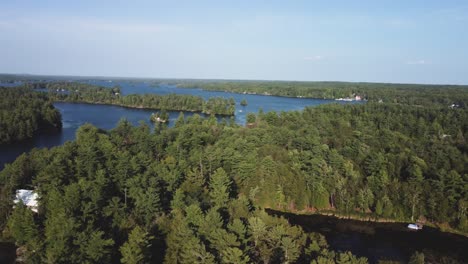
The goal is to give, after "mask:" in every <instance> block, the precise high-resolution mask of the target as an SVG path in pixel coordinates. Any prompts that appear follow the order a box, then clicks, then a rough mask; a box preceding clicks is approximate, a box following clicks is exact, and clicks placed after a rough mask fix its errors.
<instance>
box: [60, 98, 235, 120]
mask: <svg viewBox="0 0 468 264" xmlns="http://www.w3.org/2000/svg"><path fill="white" fill-rule="evenodd" d="M52 102H53V103H71V104H91V105H108V106H119V107H124V108H128V109H141V110H162V108H152V107H144V106H129V105H123V104H113V103H100V102H88V101H66V100H52ZM165 110H166V111H171V112H191V113H200V114H204V115H207V116H209V115H211V113H205V112H203V111H200V110H180V109H178V110H173V109H165ZM214 115H216V116H223V117H232V116H235V114H232V115H229V114H217V113H214Z"/></svg>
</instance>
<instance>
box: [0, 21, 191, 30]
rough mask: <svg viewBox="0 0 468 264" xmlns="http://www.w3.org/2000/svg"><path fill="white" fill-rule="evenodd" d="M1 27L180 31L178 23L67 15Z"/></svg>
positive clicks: (1, 24)
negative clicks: (70, 16)
mask: <svg viewBox="0 0 468 264" xmlns="http://www.w3.org/2000/svg"><path fill="white" fill-rule="evenodd" d="M0 27H9V28H10V29H16V30H22V29H26V28H30V29H39V30H47V31H58V32H62V31H67V32H70V31H81V32H109V33H148V34H149V33H163V32H174V31H180V30H181V29H182V27H180V26H177V25H170V24H162V23H154V22H140V21H115V20H103V19H94V18H83V17H78V18H76V17H75V18H73V17H72V18H66V17H33V18H19V19H12V20H9V21H0Z"/></svg>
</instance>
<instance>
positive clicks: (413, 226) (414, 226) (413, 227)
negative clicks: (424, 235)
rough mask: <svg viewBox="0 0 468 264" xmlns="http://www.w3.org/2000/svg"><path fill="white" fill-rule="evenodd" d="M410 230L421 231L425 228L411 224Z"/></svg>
mask: <svg viewBox="0 0 468 264" xmlns="http://www.w3.org/2000/svg"><path fill="white" fill-rule="evenodd" d="M408 228H409V229H412V230H421V229H422V228H423V226H422V224H409V225H408Z"/></svg>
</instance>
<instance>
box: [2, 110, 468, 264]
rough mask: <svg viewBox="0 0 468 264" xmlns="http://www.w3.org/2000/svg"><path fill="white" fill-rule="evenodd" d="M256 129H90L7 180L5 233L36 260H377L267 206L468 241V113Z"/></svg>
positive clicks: (185, 122) (287, 119)
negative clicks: (406, 226) (361, 218)
mask: <svg viewBox="0 0 468 264" xmlns="http://www.w3.org/2000/svg"><path fill="white" fill-rule="evenodd" d="M250 121H252V122H251V124H249V126H248V127H243V126H238V125H235V124H230V125H226V124H225V123H222V122H221V123H218V122H217V121H216V119H214V118H209V119H203V118H201V117H200V116H198V115H194V116H192V117H190V118H184V116H183V115H181V116H180V117H179V118H178V120H177V121H176V122H175V125H174V127H173V128H166V127H159V128H158V129H157V130H156V131H155V132H151V131H150V129H149V127H148V126H147V125H146V124H143V123H142V124H141V125H140V126H138V127H133V126H131V125H130V123H129V122H127V121H125V120H123V121H121V122H120V123H119V124H118V126H117V127H116V128H115V129H113V130H111V131H108V132H107V131H102V130H99V129H98V128H96V127H93V126H91V125H85V126H83V127H81V128H80V129H79V130H78V132H77V137H76V141H74V142H68V143H66V144H65V145H63V146H60V147H55V148H53V149H51V150H46V149H43V150H34V151H32V152H31V153H29V154H24V155H22V156H20V157H19V158H18V159H17V160H16V161H15V162H14V163H12V164H10V165H7V166H6V167H5V169H4V170H3V171H2V172H0V181H1V184H2V185H1V186H2V188H1V193H0V194H1V198H2V199H1V201H2V205H1V207H0V208H1V212H0V213H1V218H0V219H1V220H2V225H3V227H6V230H7V231H6V234H10V235H11V236H12V237H13V238H14V239H15V240H16V241H17V243H18V244H19V245H23V246H24V247H25V248H27V257H28V259H29V260H31V262H41V261H43V262H53V263H65V262H67V263H78V262H80V263H81V262H91V263H99V262H108V261H112V262H118V261H122V262H124V263H137V262H140V261H149V262H160V261H165V262H166V263H175V262H181V263H188V262H193V261H195V262H203V263H214V262H222V263H249V262H264V263H278V262H296V261H297V262H301V263H303V262H312V263H328V262H326V261H337V262H338V261H345V260H348V261H350V262H351V263H364V262H366V260H365V259H359V258H357V257H355V256H353V255H351V254H349V253H337V252H333V251H331V250H329V249H328V247H327V245H326V242H325V241H324V239H323V237H321V236H320V235H317V234H314V233H305V232H304V231H303V230H301V228H299V227H294V226H291V225H290V224H288V222H287V221H286V220H284V219H280V218H276V217H272V216H268V215H266V214H265V213H264V212H263V211H262V208H274V209H277V210H284V211H293V212H297V211H310V210H319V211H320V210H334V211H336V212H340V213H343V214H357V213H362V214H368V215H373V216H374V217H377V218H386V219H394V220H404V221H413V220H414V221H415V220H417V219H422V218H425V219H427V220H428V221H431V222H440V223H446V224H447V225H450V226H451V227H452V228H456V229H458V230H460V231H461V232H467V231H468V228H467V227H468V225H467V219H466V206H467V190H468V184H467V183H468V171H467V164H468V156H467V150H468V149H467V142H466V139H467V137H468V112H467V111H466V109H464V108H448V107H445V106H444V107H441V106H432V107H421V106H409V105H401V104H390V103H381V104H379V103H368V104H362V105H334V104H331V105H323V106H320V107H315V108H307V109H305V110H304V111H301V112H282V113H275V112H268V113H262V112H261V113H259V114H258V115H256V116H254V117H253V118H252V120H250ZM18 188H30V189H31V188H34V189H35V190H36V191H37V192H38V193H39V196H40V197H41V199H40V210H39V213H38V214H37V215H34V214H33V213H32V212H31V211H29V210H26V209H25V208H24V207H22V206H18V207H16V208H15V209H14V210H13V209H12V205H11V199H9V197H11V196H12V195H13V194H14V191H15V190H16V189H18ZM8 216H9V220H8V221H7V218H8ZM452 261H454V262H455V261H456V260H452Z"/></svg>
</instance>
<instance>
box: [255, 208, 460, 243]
mask: <svg viewBox="0 0 468 264" xmlns="http://www.w3.org/2000/svg"><path fill="white" fill-rule="evenodd" d="M264 209H265V210H271V211H274V212H279V213H283V214H292V215H296V216H314V215H317V216H327V217H333V218H336V219H340V220H353V221H359V222H363V223H364V222H367V223H372V224H398V223H400V224H405V225H406V224H410V223H414V222H417V221H405V220H397V219H389V218H378V217H375V216H373V215H369V214H366V215H365V216H363V217H360V216H357V215H353V214H348V215H344V214H342V213H337V212H331V211H322V212H320V211H315V212H311V211H309V212H308V211H305V210H303V211H289V210H280V209H274V208H270V207H265V208H264ZM424 226H428V227H432V228H435V229H437V230H438V231H440V232H442V233H447V234H453V235H460V236H463V237H465V238H468V233H464V232H462V231H460V230H457V229H454V228H452V227H447V226H444V224H443V223H432V222H425V223H424ZM423 229H424V228H423Z"/></svg>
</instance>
